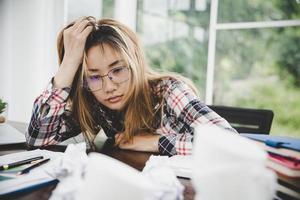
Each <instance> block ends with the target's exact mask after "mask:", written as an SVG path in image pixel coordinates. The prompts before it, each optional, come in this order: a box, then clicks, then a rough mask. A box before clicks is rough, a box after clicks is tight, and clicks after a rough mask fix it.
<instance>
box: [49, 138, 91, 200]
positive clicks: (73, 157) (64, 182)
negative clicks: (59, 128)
mask: <svg viewBox="0 0 300 200" xmlns="http://www.w3.org/2000/svg"><path fill="white" fill-rule="evenodd" d="M87 162H88V156H87V154H86V144H85V143H84V142H83V143H79V144H69V145H68V147H67V149H66V151H65V153H64V154H63V155H62V157H61V158H59V159H56V160H54V162H53V163H51V164H49V165H48V166H47V168H46V169H45V170H46V172H47V173H48V174H49V175H51V176H52V177H54V178H56V179H58V180H59V184H58V185H57V187H56V188H55V190H54V191H53V192H52V195H51V197H50V200H73V199H75V196H76V195H77V190H78V188H79V187H80V186H81V184H82V178H83V175H84V172H85V169H86V166H87Z"/></svg>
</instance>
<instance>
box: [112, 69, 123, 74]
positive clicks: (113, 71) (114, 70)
mask: <svg viewBox="0 0 300 200" xmlns="http://www.w3.org/2000/svg"><path fill="white" fill-rule="evenodd" d="M123 69H124V67H117V68H115V69H113V70H112V73H113V74H118V73H120V72H122V71H123Z"/></svg>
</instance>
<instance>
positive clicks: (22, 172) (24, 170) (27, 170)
mask: <svg viewBox="0 0 300 200" xmlns="http://www.w3.org/2000/svg"><path fill="white" fill-rule="evenodd" d="M49 160H50V158H47V159H45V160H42V161H40V162H38V163H36V164H34V165H31V166H30V167H27V168H26V169H23V170H22V171H20V172H19V173H18V175H21V174H26V173H28V172H30V170H32V169H34V168H36V167H38V166H40V165H42V164H45V163H46V162H48V161H49Z"/></svg>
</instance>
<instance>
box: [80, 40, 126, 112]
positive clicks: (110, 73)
mask: <svg viewBox="0 0 300 200" xmlns="http://www.w3.org/2000/svg"><path fill="white" fill-rule="evenodd" d="M85 80H86V82H87V85H88V87H89V89H90V90H91V92H92V93H93V95H94V96H95V97H96V99H97V100H98V101H99V102H100V103H101V104H103V105H104V106H106V107H107V108H109V109H111V110H121V109H122V108H123V107H124V105H125V103H126V102H125V96H126V95H127V94H128V91H129V84H130V80H131V73H130V69H129V67H128V66H127V65H126V62H125V61H124V59H123V57H122V56H121V54H120V53H119V52H117V51H115V50H114V49H113V48H111V47H110V46H109V45H107V44H103V49H102V48H101V47H100V46H98V45H97V46H94V47H92V48H90V49H89V50H88V52H87V73H86V76H85Z"/></svg>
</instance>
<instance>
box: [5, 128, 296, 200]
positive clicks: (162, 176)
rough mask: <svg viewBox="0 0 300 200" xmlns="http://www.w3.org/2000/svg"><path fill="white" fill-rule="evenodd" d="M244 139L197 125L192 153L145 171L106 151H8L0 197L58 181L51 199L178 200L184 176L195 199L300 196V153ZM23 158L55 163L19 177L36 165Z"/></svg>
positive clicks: (158, 159)
mask: <svg viewBox="0 0 300 200" xmlns="http://www.w3.org/2000/svg"><path fill="white" fill-rule="evenodd" d="M243 136H245V137H248V138H250V136H255V135H252V134H251V135H243ZM245 137H241V136H240V135H238V134H232V133H229V132H226V131H224V130H221V129H219V128H217V127H211V126H199V127H196V128H195V138H194V148H193V154H192V155H191V156H184V155H176V156H173V157H167V156H154V155H152V156H150V158H149V160H148V161H147V162H146V165H145V167H144V169H143V170H142V171H141V172H140V171H137V170H136V169H134V168H132V167H130V166H129V165H126V164H124V163H122V162H120V161H118V160H116V159H114V158H111V157H109V156H106V155H104V154H100V153H90V154H89V155H87V154H86V144H85V143H78V144H70V145H68V147H67V149H66V151H65V152H64V153H60V152H52V151H47V150H39V149H38V150H33V151H25V152H20V153H14V154H8V155H5V156H0V167H2V168H3V170H0V198H2V197H5V196H8V195H10V194H13V193H18V192H22V191H31V190H32V189H35V188H39V187H43V186H45V185H49V184H55V183H58V184H57V186H56V188H55V189H54V190H53V191H52V194H51V197H50V200H62V199H68V200H73V199H74V200H77V199H91V200H93V199H99V197H101V199H108V200H110V199H133V200H134V199H139V200H140V199H145V200H157V199H163V200H173V199H178V200H181V199H183V191H184V187H183V185H182V184H181V183H180V182H179V180H178V179H177V178H178V177H179V178H186V179H191V182H192V183H193V187H194V190H195V191H196V196H195V199H196V200H203V199H209V200H219V199H222V200H227V199H228V200H229V199H230V200H232V199H243V200H252V199H255V200H271V199H274V198H275V199H277V200H279V199H282V200H284V199H299V198H298V195H299V192H298V191H299V188H300V187H299V185H300V184H299V183H300V181H299V180H300V179H299V178H300V177H299V160H300V152H299V151H297V150H295V149H291V148H290V147H289V149H286V148H282V147H281V148H276V147H271V146H269V145H265V142H264V141H263V140H262V139H261V138H260V140H258V139H256V140H255V139H253V138H252V139H248V138H245ZM292 141H293V142H295V141H296V140H292ZM271 143H272V142H271ZM286 145H287V144H286ZM289 146H291V145H289ZM295 146H296V147H297V145H295ZM41 157H42V158H41ZM26 159H38V160H34V161H33V162H40V161H41V160H47V159H50V161H49V162H45V163H44V164H42V165H41V166H38V167H34V168H33V169H32V170H30V171H29V173H26V174H23V175H18V173H19V172H20V171H22V170H24V169H26V168H28V167H30V165H32V164H36V163H28V162H27V161H26ZM22 162H23V163H24V165H21V166H16V167H13V165H19V164H20V163H22ZM16 163H17V164H16ZM274 163H275V164H274ZM277 165H279V166H280V167H279V168H277V167H274V166H277ZM9 166H11V167H9ZM282 167H284V168H285V170H282ZM286 168H288V170H287V169H286ZM289 170H290V171H289ZM291 170H292V172H291ZM275 172H276V173H275ZM176 176H177V178H176ZM276 192H277V193H276ZM276 195H277V196H276ZM87 197H88V198H87Z"/></svg>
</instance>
